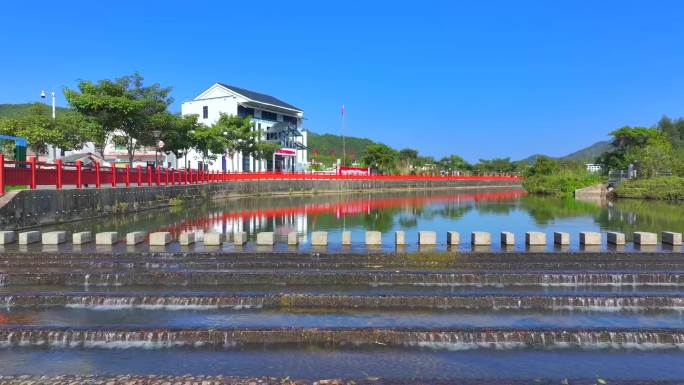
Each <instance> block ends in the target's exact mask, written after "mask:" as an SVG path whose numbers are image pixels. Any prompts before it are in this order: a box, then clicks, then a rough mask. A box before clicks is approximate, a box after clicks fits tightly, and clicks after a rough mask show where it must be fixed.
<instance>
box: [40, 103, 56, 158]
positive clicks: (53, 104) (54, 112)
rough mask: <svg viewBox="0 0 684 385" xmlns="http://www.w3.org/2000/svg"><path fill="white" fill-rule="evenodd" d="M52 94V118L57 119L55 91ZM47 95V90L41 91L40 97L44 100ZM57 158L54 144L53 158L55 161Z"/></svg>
mask: <svg viewBox="0 0 684 385" xmlns="http://www.w3.org/2000/svg"><path fill="white" fill-rule="evenodd" d="M50 95H52V120H55V119H56V117H57V115H56V107H55V92H54V91H52V92H50ZM46 97H47V92H45V90H42V91H40V98H41V99H43V100H44V99H45V98H46ZM55 159H57V148H56V147H54V146H52V160H53V161H54V160H55Z"/></svg>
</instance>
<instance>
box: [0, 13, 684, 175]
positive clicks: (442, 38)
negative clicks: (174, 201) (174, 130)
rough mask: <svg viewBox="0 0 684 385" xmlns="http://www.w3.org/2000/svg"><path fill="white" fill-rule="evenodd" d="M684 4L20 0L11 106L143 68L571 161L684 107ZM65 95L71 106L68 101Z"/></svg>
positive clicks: (6, 29) (454, 149) (200, 84)
mask: <svg viewBox="0 0 684 385" xmlns="http://www.w3.org/2000/svg"><path fill="white" fill-rule="evenodd" d="M683 15H684V2H682V1H640V2H635V1H624V0H623V1H541V0H540V1H534V2H532V1H530V2H526V1H461V2H432V1H423V2H401V1H391V2H389V1H388V2H371V1H364V2H361V1H342V2H326V1H310V2H300V1H287V2H284V1H274V2H270V1H259V2H230V1H216V2H208V1H201V0H198V1H194V2H188V1H171V0H167V1H127V0H121V1H116V2H113V1H112V2H105V1H102V2H100V1H50V2H42V1H31V2H24V1H16V2H4V3H3V4H2V6H1V7H0V42H1V43H2V58H1V59H0V103H20V102H28V101H35V100H37V99H38V95H39V93H40V90H41V89H47V90H51V89H57V90H60V89H61V87H62V86H65V85H66V86H73V85H74V84H75V81H76V79H93V80H96V79H102V78H112V77H118V76H121V75H124V74H129V73H131V72H133V71H139V72H141V73H142V74H143V75H144V76H145V78H146V80H148V81H149V82H158V83H161V84H162V85H170V86H173V88H174V91H173V96H174V98H175V100H176V102H175V103H174V104H173V105H172V109H173V110H174V111H178V110H180V102H182V101H184V100H187V99H191V98H193V97H194V96H195V95H197V94H198V93H199V92H201V91H202V90H204V89H205V88H207V87H208V86H210V85H211V84H212V83H213V82H216V81H220V82H224V83H229V84H233V85H236V86H241V87H244V88H248V89H253V90H255V91H261V92H265V93H269V94H272V95H274V96H277V97H279V98H281V99H283V100H285V101H287V102H289V103H292V104H294V105H296V106H298V107H301V108H303V109H304V110H305V115H306V117H307V118H308V120H307V121H306V124H305V126H306V128H308V129H310V130H312V131H315V132H330V133H339V131H340V106H341V104H342V103H344V104H345V106H346V111H347V134H348V135H354V136H365V137H369V138H372V139H374V140H378V141H381V142H384V143H387V144H389V145H391V146H393V147H396V148H402V147H413V148H417V149H418V150H419V151H420V152H421V153H424V154H428V155H433V156H436V157H441V156H444V155H447V154H459V155H462V156H463V157H465V158H466V159H468V160H471V161H476V160H477V159H478V158H491V157H499V156H510V157H512V158H513V159H520V158H523V157H526V156H528V155H530V154H533V153H546V154H550V155H565V154H567V153H569V152H572V151H574V150H577V149H579V148H581V147H584V146H586V145H589V144H592V143H593V142H595V141H597V140H603V139H606V138H607V133H608V132H609V131H611V130H612V129H615V128H617V127H620V126H622V125H627V124H629V125H651V124H653V123H655V122H656V121H657V120H658V119H659V118H660V116H662V115H663V114H667V115H670V116H675V117H679V116H684V23H683V22H682V16H683ZM59 96H60V97H59V99H58V104H60V105H64V104H65V101H64V99H63V97H62V95H61V92H60V95H59Z"/></svg>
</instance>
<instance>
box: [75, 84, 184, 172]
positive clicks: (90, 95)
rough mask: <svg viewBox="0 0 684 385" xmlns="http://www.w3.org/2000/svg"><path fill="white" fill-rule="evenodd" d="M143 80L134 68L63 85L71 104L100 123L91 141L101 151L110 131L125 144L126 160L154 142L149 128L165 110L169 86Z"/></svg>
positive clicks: (155, 129)
mask: <svg viewBox="0 0 684 385" xmlns="http://www.w3.org/2000/svg"><path fill="white" fill-rule="evenodd" d="M143 80H144V79H143V77H142V76H141V75H140V74H139V73H137V72H136V73H133V74H132V75H130V76H123V77H120V78H117V79H114V80H107V79H106V80H99V81H97V82H96V83H93V82H91V81H86V80H82V81H79V83H78V86H77V88H78V90H72V89H69V88H65V89H64V95H65V96H66V98H67V101H68V102H69V104H70V105H71V106H72V107H74V108H75V109H76V110H78V111H79V112H81V113H83V114H84V115H87V116H90V117H93V118H94V119H96V120H97V121H98V122H99V123H100V126H101V128H102V129H101V131H100V132H99V134H100V135H98V138H97V141H96V142H95V143H94V144H95V146H96V147H97V148H98V150H99V151H100V153H101V155H103V156H104V148H105V146H106V145H107V143H108V142H109V140H111V139H112V136H114V135H117V136H119V137H120V138H119V140H121V141H122V142H123V143H124V144H125V146H126V151H127V153H128V161H129V163H133V159H134V157H135V152H136V151H137V150H138V149H140V148H141V147H143V146H146V145H151V144H154V142H155V137H154V135H153V132H154V131H157V130H159V129H160V128H161V127H159V122H160V119H158V115H159V114H163V113H166V110H167V108H168V106H169V104H171V103H172V102H173V99H172V98H171V97H169V94H170V93H171V88H170V87H161V86H160V85H159V84H152V85H150V86H145V85H144V84H143Z"/></svg>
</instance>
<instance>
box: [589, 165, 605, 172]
mask: <svg viewBox="0 0 684 385" xmlns="http://www.w3.org/2000/svg"><path fill="white" fill-rule="evenodd" d="M586 166H587V171H589V172H601V165H600V164H594V163H587V164H586Z"/></svg>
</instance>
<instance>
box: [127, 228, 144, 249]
mask: <svg viewBox="0 0 684 385" xmlns="http://www.w3.org/2000/svg"><path fill="white" fill-rule="evenodd" d="M145 235H147V233H145V232H144V231H133V232H130V233H128V234H126V244H127V245H129V246H132V245H137V244H138V243H143V241H145Z"/></svg>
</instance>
